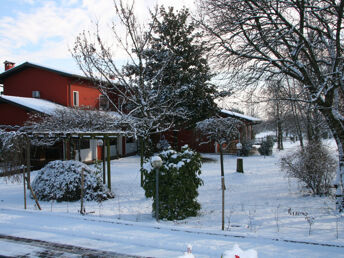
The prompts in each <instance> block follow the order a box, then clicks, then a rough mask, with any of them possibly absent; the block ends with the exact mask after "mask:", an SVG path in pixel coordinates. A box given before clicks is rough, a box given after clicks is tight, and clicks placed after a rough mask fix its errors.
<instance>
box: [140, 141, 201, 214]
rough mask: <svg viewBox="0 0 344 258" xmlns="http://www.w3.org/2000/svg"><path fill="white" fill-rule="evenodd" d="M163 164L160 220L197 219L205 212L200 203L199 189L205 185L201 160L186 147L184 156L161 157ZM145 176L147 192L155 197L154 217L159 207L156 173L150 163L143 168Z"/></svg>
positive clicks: (166, 153)
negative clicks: (201, 212) (201, 175)
mask: <svg viewBox="0 0 344 258" xmlns="http://www.w3.org/2000/svg"><path fill="white" fill-rule="evenodd" d="M159 156H160V158H161V159H162V161H163V165H162V167H161V168H160V169H159V218H160V219H167V220H181V219H185V218H187V217H190V216H196V215H197V213H198V211H199V210H200V208H201V205H200V204H199V203H198V202H197V200H196V198H197V196H198V187H199V186H200V185H202V184H203V181H202V179H201V178H200V177H199V175H200V174H201V156H200V154H199V153H197V152H194V151H192V150H191V149H189V148H188V146H187V145H186V146H184V147H183V148H182V150H181V152H176V151H174V150H172V149H169V150H166V151H162V152H161V153H160V154H159ZM142 171H143V173H144V176H145V180H144V185H143V188H144V190H145V195H146V197H148V198H150V197H153V205H152V206H153V213H154V214H155V207H156V206H155V205H156V190H155V189H156V188H155V182H156V173H155V170H154V168H152V166H151V163H150V159H149V160H147V161H146V162H145V164H144V166H143V168H142Z"/></svg>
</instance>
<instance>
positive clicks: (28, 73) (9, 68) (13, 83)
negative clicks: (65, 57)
mask: <svg viewBox="0 0 344 258" xmlns="http://www.w3.org/2000/svg"><path fill="white" fill-rule="evenodd" d="M0 84H2V85H3V93H2V95H1V96H0V113H1V116H0V125H12V126H13V125H19V126H21V125H23V124H24V123H25V121H27V119H28V118H29V116H30V113H32V112H40V113H46V114H49V112H52V111H53V110H54V109H56V108H58V107H78V106H86V107H90V108H95V109H102V108H103V107H104V104H105V105H106V103H104V101H103V99H102V95H101V93H100V91H99V90H98V89H97V88H96V87H95V86H94V85H93V83H92V81H91V80H90V79H89V78H87V77H84V76H80V75H76V74H71V73H67V72H63V71H59V70H55V69H52V68H48V67H45V66H40V65H37V64H33V63H29V62H25V63H23V64H21V65H18V66H15V64H14V63H12V62H8V61H6V62H5V72H3V73H1V74H0ZM114 143H116V142H114V141H113V145H112V146H111V155H112V156H115V155H127V154H129V153H134V152H136V144H133V143H128V144H126V139H125V138H124V137H118V139H117V144H116V145H115V144H114ZM117 146H118V147H117ZM86 147H87V144H86ZM88 147H89V148H85V149H82V150H81V156H82V158H83V160H93V159H95V157H96V156H95V155H97V154H96V153H95V152H94V151H91V149H94V148H96V143H94V142H92V140H91V141H90V143H89V146H88ZM91 152H92V153H93V154H90V153H91ZM97 156H98V155H97Z"/></svg>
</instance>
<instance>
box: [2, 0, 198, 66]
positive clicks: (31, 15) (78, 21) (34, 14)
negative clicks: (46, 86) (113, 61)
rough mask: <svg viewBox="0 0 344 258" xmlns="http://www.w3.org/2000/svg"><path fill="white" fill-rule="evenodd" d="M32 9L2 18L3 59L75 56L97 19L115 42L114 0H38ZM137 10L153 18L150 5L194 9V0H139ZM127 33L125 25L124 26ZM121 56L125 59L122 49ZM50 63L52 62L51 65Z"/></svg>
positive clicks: (143, 17)
mask: <svg viewBox="0 0 344 258" xmlns="http://www.w3.org/2000/svg"><path fill="white" fill-rule="evenodd" d="M23 1H25V2H28V3H30V9H28V10H16V11H15V12H14V13H15V16H14V17H9V16H5V17H0V58H3V60H0V61H2V62H3V61H5V59H6V60H10V61H14V62H16V63H20V62H23V61H34V62H38V63H41V64H45V60H52V59H66V58H71V55H70V53H69V51H68V47H72V46H73V43H74V41H75V38H76V36H77V35H78V34H79V33H80V32H82V31H83V30H86V31H87V30H91V31H92V30H94V21H98V22H99V23H100V25H101V27H102V28H103V29H102V35H104V36H105V37H106V39H107V41H108V42H109V43H110V44H111V39H112V37H113V35H112V34H111V33H110V29H109V28H110V27H111V22H112V20H113V17H114V14H115V10H114V4H113V0H60V1H52V0H47V1H37V0H36V1H34V0H23ZM135 4H136V8H135V10H136V13H137V15H138V17H139V19H140V20H141V21H142V22H147V21H148V19H149V12H148V8H153V7H154V6H155V5H156V4H164V5H165V7H166V6H169V5H173V6H175V7H176V9H179V8H181V7H183V6H186V7H189V8H190V9H193V7H194V4H193V0H184V1H182V0H144V1H142V0H141V1H140V0H136V2H135ZM121 31H122V32H123V28H122V29H121ZM118 58H123V55H122V53H121V52H119V56H118ZM47 65H48V64H47Z"/></svg>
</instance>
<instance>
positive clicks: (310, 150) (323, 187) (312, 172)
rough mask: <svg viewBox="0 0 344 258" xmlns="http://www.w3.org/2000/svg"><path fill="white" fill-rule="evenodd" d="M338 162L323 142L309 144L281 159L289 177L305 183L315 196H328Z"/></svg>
mask: <svg viewBox="0 0 344 258" xmlns="http://www.w3.org/2000/svg"><path fill="white" fill-rule="evenodd" d="M336 166H337V163H336V160H335V159H334V157H332V156H331V154H330V153H329V151H328V150H327V149H326V148H325V147H324V146H323V145H322V144H321V142H312V143H308V144H307V146H306V147H305V148H304V149H303V150H302V149H300V150H297V151H295V152H293V153H291V154H289V155H286V156H284V157H282V158H281V167H282V169H283V170H284V171H286V173H287V175H288V176H291V177H295V178H297V179H299V180H300V181H301V182H303V183H304V184H305V185H306V187H307V188H308V189H310V190H311V191H312V193H313V194H315V195H328V194H329V193H330V189H331V188H330V187H331V182H332V180H333V177H334V174H335V170H336Z"/></svg>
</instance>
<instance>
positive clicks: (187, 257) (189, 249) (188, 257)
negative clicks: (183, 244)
mask: <svg viewBox="0 0 344 258" xmlns="http://www.w3.org/2000/svg"><path fill="white" fill-rule="evenodd" d="M178 258H195V256H194V255H193V254H192V245H190V244H188V245H187V250H186V252H185V253H184V255H183V256H178Z"/></svg>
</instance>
